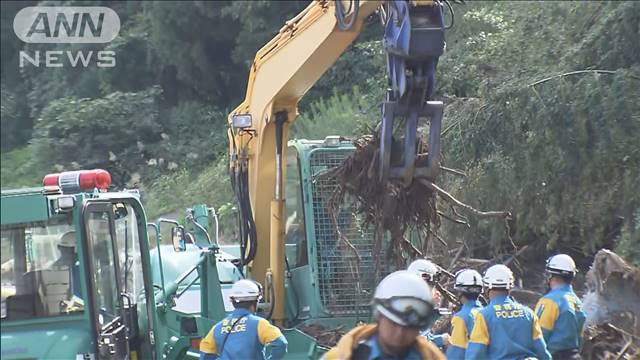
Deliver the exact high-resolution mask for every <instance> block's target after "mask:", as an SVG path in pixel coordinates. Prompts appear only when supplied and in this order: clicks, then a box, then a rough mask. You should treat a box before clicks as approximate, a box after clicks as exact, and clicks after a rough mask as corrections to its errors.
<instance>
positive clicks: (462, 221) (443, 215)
mask: <svg viewBox="0 0 640 360" xmlns="http://www.w3.org/2000/svg"><path fill="white" fill-rule="evenodd" d="M438 215H440V216H441V217H443V218H445V219H447V220H449V221H451V222H453V223H456V224H460V225H466V226H467V227H471V225H469V223H467V222H466V221H464V220H460V219H454V218H452V217H451V216H449V215H447V214H445V213H443V212H442V211H438Z"/></svg>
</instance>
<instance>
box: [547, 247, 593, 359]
mask: <svg viewBox="0 0 640 360" xmlns="http://www.w3.org/2000/svg"><path fill="white" fill-rule="evenodd" d="M546 272H547V277H548V284H549V288H550V289H551V290H550V291H549V292H548V293H547V294H546V295H545V296H543V297H542V298H541V299H540V300H539V301H538V305H536V314H537V315H538V317H539V318H540V326H541V327H542V334H543V336H544V340H545V341H546V343H547V347H548V348H549V352H550V353H551V355H552V356H553V358H554V359H572V360H574V359H580V353H579V349H580V344H581V342H582V332H583V330H584V322H585V319H586V316H585V313H584V311H583V310H582V303H581V302H580V299H578V296H576V294H575V293H574V292H573V288H572V286H571V283H572V282H573V278H574V277H575V275H576V273H577V269H576V263H575V262H574V261H573V259H572V258H571V256H569V255H566V254H558V255H555V256H552V257H550V258H549V259H548V260H547V265H546Z"/></svg>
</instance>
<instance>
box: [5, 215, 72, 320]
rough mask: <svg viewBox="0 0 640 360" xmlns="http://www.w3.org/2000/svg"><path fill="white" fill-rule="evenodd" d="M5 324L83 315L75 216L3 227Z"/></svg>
mask: <svg viewBox="0 0 640 360" xmlns="http://www.w3.org/2000/svg"><path fill="white" fill-rule="evenodd" d="M0 230H1V240H0V246H1V254H2V256H1V259H0V262H1V279H2V281H1V285H2V297H1V299H2V307H1V310H2V311H1V316H2V319H3V320H19V319H33V318H39V317H47V316H58V315H65V314H72V313H81V312H83V310H84V302H83V299H82V295H81V285H80V281H81V280H80V279H81V278H80V263H79V261H78V254H77V251H76V232H75V230H74V228H73V226H72V225H71V218H70V217H67V216H60V217H55V218H51V219H50V220H49V221H47V222H37V223H29V224H10V225H3V226H2V228H1V229H0Z"/></svg>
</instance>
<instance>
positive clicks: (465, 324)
mask: <svg viewBox="0 0 640 360" xmlns="http://www.w3.org/2000/svg"><path fill="white" fill-rule="evenodd" d="M481 308H482V304H481V303H480V301H478V300H476V301H474V302H471V301H470V302H467V303H466V304H464V305H462V308H461V309H460V311H458V312H457V313H455V315H453V318H452V319H451V326H452V328H453V329H452V331H451V337H450V338H449V346H448V347H447V359H449V360H452V359H464V353H465V351H466V350H467V345H468V343H469V336H470V335H471V330H472V329H473V317H474V316H475V314H477V312H478V311H479V310H480V309H481Z"/></svg>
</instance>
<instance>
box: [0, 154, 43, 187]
mask: <svg viewBox="0 0 640 360" xmlns="http://www.w3.org/2000/svg"><path fill="white" fill-rule="evenodd" d="M34 159H35V157H34V154H33V151H32V148H30V147H28V146H24V147H21V148H16V149H13V150H11V151H2V153H0V162H1V163H2V171H1V172H0V186H2V189H17V188H21V187H36V186H40V185H41V184H42V178H43V177H44V175H45V170H40V169H38V167H37V165H36V162H35V161H34Z"/></svg>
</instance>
